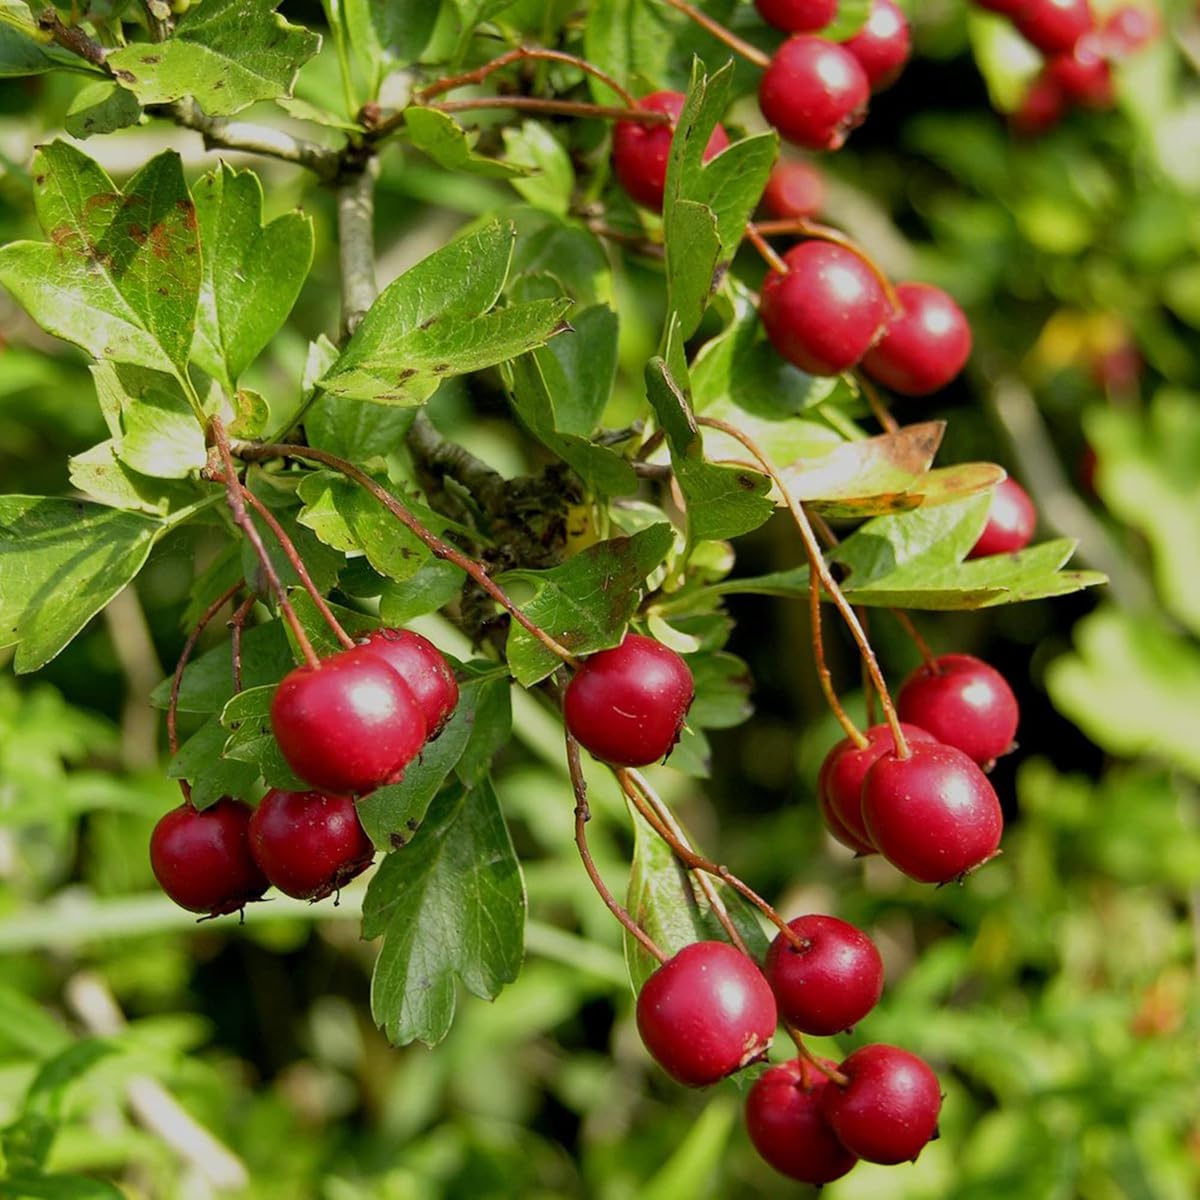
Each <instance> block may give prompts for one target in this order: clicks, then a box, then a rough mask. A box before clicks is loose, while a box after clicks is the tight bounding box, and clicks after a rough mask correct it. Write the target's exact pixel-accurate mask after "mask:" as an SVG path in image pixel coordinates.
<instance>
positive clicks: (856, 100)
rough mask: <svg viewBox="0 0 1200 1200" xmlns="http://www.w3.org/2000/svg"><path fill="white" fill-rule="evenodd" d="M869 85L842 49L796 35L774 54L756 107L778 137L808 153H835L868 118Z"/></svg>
mask: <svg viewBox="0 0 1200 1200" xmlns="http://www.w3.org/2000/svg"><path fill="white" fill-rule="evenodd" d="M870 98H871V85H870V82H869V81H868V79H867V73H866V72H865V71H864V70H863V69H862V66H861V65H860V64H859V61H858V59H857V58H855V57H854V55H853V54H851V53H850V51H849V50H847V49H846V48H845V47H844V46H839V45H838V44H837V43H836V42H827V41H825V40H824V38H819V37H813V36H812V34H807V33H801V34H797V35H796V36H795V37H792V38H788V40H787V41H786V42H784V43H783V45H782V46H780V47H779V49H778V50H777V51H776V52H775V57H774V58H773V59H771V65H770V66H769V67H767V69H766V71H764V72H763V77H762V80H761V82H760V83H759V86H758V103H759V107H760V108H761V109H762V113H763V116H764V117H766V118H767V120H768V121H770V123H771V124H772V125H774V126H775V128H776V129H778V130H779V133H780V136H782V137H784V138H786V139H787V140H788V141H789V142H794V143H795V144H796V145H797V146H803V147H805V149H808V150H838V149H840V148H841V147H842V146H843V145H844V144H845V141H846V139H847V138H848V137H849V136H850V134H851V133H852V132H853V131H854V130H855V129H856V128H857V127H858V126H859V125H861V124H862V122H863V119H864V118H865V117H866V115H867V102H868V100H870Z"/></svg>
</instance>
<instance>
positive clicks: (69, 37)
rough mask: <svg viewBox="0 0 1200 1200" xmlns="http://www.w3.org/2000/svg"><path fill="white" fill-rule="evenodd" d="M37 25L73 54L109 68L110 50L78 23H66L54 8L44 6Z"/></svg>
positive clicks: (93, 63) (97, 65)
mask: <svg viewBox="0 0 1200 1200" xmlns="http://www.w3.org/2000/svg"><path fill="white" fill-rule="evenodd" d="M37 25H38V28H39V29H40V30H42V32H43V33H47V34H49V35H50V39H51V40H52V41H53V42H54V43H55V44H56V45H59V46H61V47H62V48H63V49H64V50H67V51H69V52H70V53H71V54H74V55H77V56H78V57H79V58H82V59H84V60H85V61H86V62H90V63H91V64H92V65H93V66H96V67H103V68H104V69H105V70H108V69H109V67H108V64H107V62H106V59H107V58H108V51H107V50H106V49H105V48H104V47H103V46H102V45H100V43H99V42H97V41H96V40H95V39H94V38H90V37H88V35H87V34H86V33H84V32H83V30H82V29H80V27H79V26H78V25H66V24H64V23H63V21H62V19H61V18H60V17H59V15H58V13H57V12H56V11H55V10H54V8H52V7H51V8H44V9H43V10H42V11H41V12H40V13H38V18H37Z"/></svg>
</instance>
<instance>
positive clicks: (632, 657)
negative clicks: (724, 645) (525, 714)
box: [563, 633, 696, 767]
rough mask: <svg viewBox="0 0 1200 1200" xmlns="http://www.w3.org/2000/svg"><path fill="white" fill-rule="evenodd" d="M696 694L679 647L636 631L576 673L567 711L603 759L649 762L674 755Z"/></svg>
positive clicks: (577, 734) (578, 733) (572, 725)
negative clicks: (679, 653)
mask: <svg viewBox="0 0 1200 1200" xmlns="http://www.w3.org/2000/svg"><path fill="white" fill-rule="evenodd" d="M695 694H696V688H695V683H694V681H693V680H692V673H691V671H689V670H688V666H687V663H685V662H684V661H683V659H682V658H680V657H679V655H678V654H676V653H675V651H674V650H671V649H670V648H668V647H667V646H664V645H663V644H662V643H661V642H656V641H655V640H654V639H653V638H649V637H643V636H642V635H641V634H638V633H631V634H628V635H627V636H626V638H625V640H624V641H623V642H622V643H621V644H620V645H619V646H614V647H613V648H612V649H611V650H601V651H600V652H599V653H598V654H593V655H592V656H591V657H590V658H589V659H587V661H586V662H585V663H584V664H583V666H581V667H580V668H579V670H578V671H576V672H575V674H574V676H573V677H572V678H571V682H570V683H568V684H567V689H566V692H565V694H564V695H563V715H564V717H565V718H566V722H567V728H568V729H569V730H570V731H571V736H572V737H574V738H575V739H576V740H577V741H578V742H579V743H580V745H582V746H584V747H585V748H586V749H587V750H588V751H590V752H591V753H592V755H594V756H595V757H596V758H598V759H599V760H600V761H601V762H606V763H614V764H616V765H618V766H623V767H644V766H647V765H648V764H650V763H652V762H658V761H659V760H660V759H663V758H666V756H667V755H668V754H670V752H671V748H672V747H673V746H674V745H675V743H676V742H677V741H678V740H679V734H680V732H681V730H682V729H683V722H684V718H685V717H686V716H687V711H688V709H689V708H690V707H691V704H692V699H693V697H694V696H695Z"/></svg>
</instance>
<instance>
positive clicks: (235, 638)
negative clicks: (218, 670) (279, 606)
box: [229, 592, 258, 695]
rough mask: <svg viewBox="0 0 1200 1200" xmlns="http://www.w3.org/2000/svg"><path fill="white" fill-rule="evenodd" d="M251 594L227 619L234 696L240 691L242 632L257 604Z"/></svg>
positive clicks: (255, 598)
mask: <svg viewBox="0 0 1200 1200" xmlns="http://www.w3.org/2000/svg"><path fill="white" fill-rule="evenodd" d="M257 599H258V598H257V597H256V596H255V595H254V593H253V592H251V593H250V595H249V596H247V597H246V598H245V600H243V601H242V602H241V604H239V605H238V607H237V611H236V612H235V613H234V614H233V616H232V617H231V618H230V619H229V652H230V663H231V665H232V667H233V691H234V695H236V694H237V693H238V692H240V691H241V690H242V631H243V630H244V629H245V628H246V619H247V618H248V617H249V616H250V612H251V610H252V609H253V608H254V605H255V603H256V602H257Z"/></svg>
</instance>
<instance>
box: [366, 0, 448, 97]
mask: <svg viewBox="0 0 1200 1200" xmlns="http://www.w3.org/2000/svg"><path fill="white" fill-rule="evenodd" d="M342 10H343V12H344V13H345V20H346V30H347V32H348V33H349V35H350V46H351V48H352V49H353V51H354V54H355V57H356V58H357V59H358V62H359V65H360V66H361V68H362V70H363V72H364V74H365V75H366V76H367V78H368V80H369V84H368V91H369V94H370V95H371V97H375V96H377V95H378V93H379V85H380V84H381V83H382V82H383V79H384V76H385V75H386V74H387V72H388V71H389V69H391V68H393V67H405V66H408V65H409V64H410V63H414V62H416V61H417V60H418V59H419V58H420V57H421V54H422V52H423V51H424V49H425V47H426V46H427V45H428V44H429V39H430V37H431V36H432V35H433V30H434V26H435V25H436V24H437V20H438V14H439V11H440V6H439V5H437V4H432V3H430V0H342Z"/></svg>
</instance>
